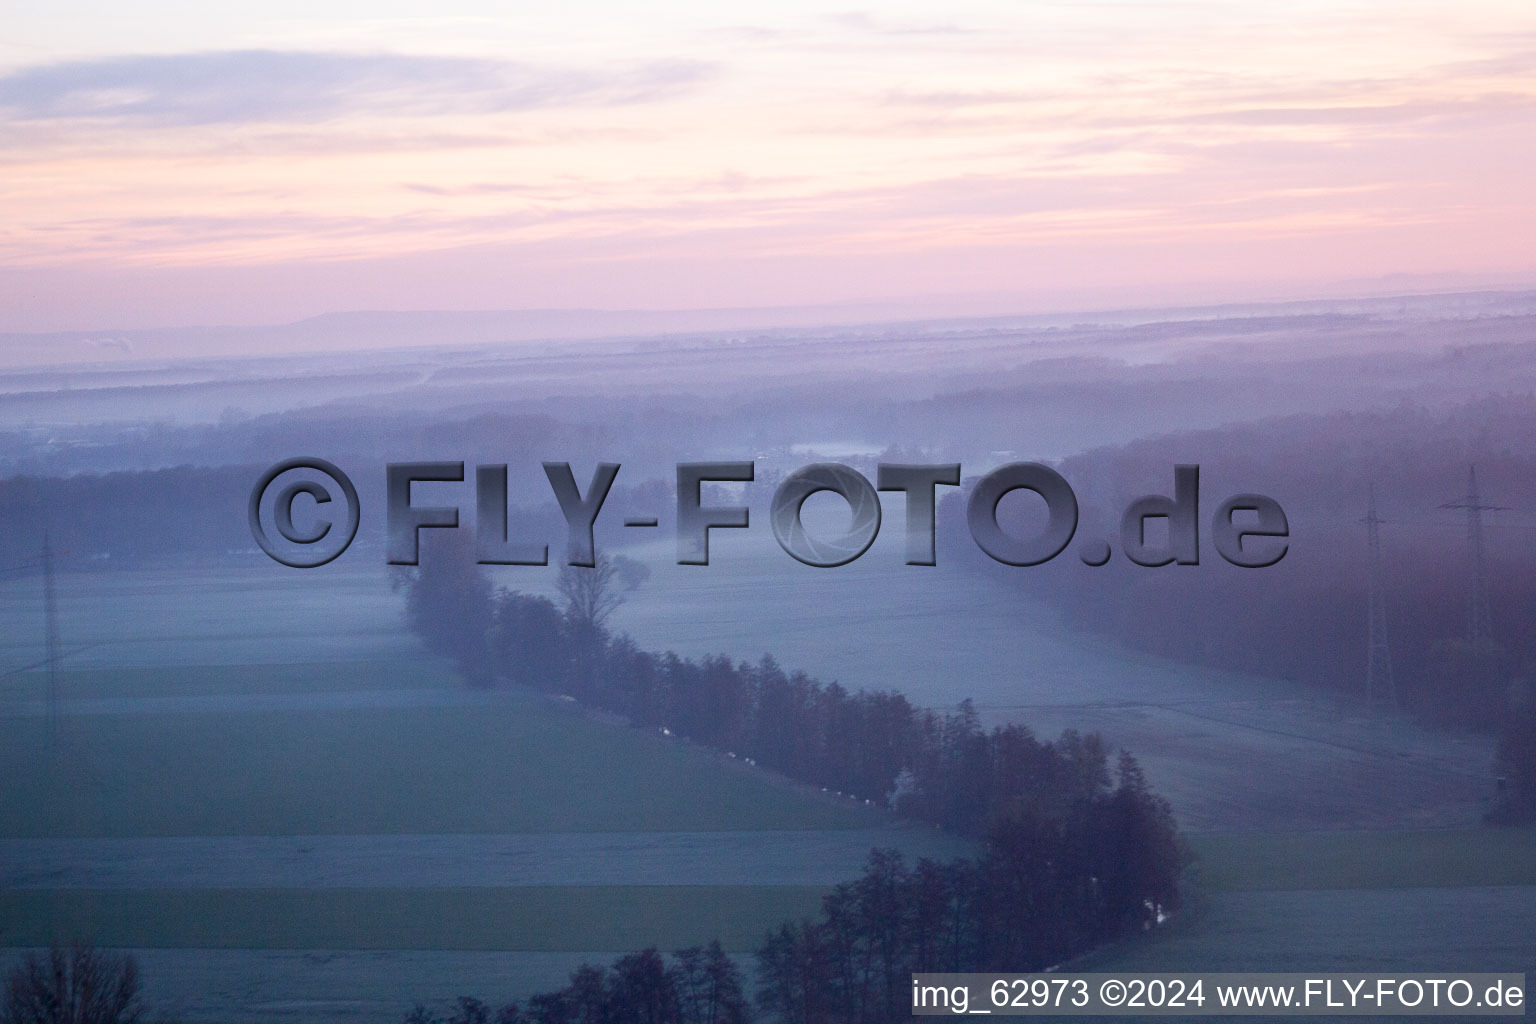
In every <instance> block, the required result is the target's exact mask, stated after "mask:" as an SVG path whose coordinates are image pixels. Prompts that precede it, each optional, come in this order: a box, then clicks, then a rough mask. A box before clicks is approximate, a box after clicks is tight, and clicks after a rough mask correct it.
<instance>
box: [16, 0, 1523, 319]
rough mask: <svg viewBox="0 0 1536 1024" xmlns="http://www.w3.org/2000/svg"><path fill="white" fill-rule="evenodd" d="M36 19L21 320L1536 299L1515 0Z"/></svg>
mask: <svg viewBox="0 0 1536 1024" xmlns="http://www.w3.org/2000/svg"><path fill="white" fill-rule="evenodd" d="M11 6H12V7H13V8H14V9H12V10H8V11H7V12H6V13H5V25H6V31H5V32H4V34H3V38H0V331H51V330H97V329H106V328H113V327H117V328H132V327H155V326H185V325H194V324H272V323H283V322H289V321H292V320H297V319H300V318H303V317H308V316H314V315H317V314H322V313H327V312H334V311H342V310H360V309H410V310H423V309H484V310H489V309H545V308H583V309H647V310H657V309H717V308H735V307H754V308H760V307H776V306H802V307H803V306H820V305H831V306H836V305H838V304H848V303H865V304H868V303H880V302H899V303H901V304H902V306H903V308H904V309H932V310H933V311H934V312H935V313H943V314H945V315H953V314H958V313H963V312H966V311H974V312H980V313H994V312H1013V311H1017V312H1029V311H1036V310H1059V309H1069V308H1112V307H1115V306H1126V305H1143V304H1159V303H1167V304H1173V303H1189V302H1200V301H1228V300H1232V299H1247V298H1300V297H1310V296H1315V295H1326V294H1342V293H1358V294H1371V293H1375V294H1390V293H1393V292H1394V291H1414V290H1425V289H1443V290H1452V289H1456V288H1463V287H1465V288H1474V287H1520V286H1531V285H1536V246H1532V245H1531V244H1530V239H1531V238H1532V237H1536V200H1533V199H1532V196H1531V192H1532V189H1531V184H1530V183H1531V180H1532V168H1533V167H1536V4H1533V3H1531V2H1530V0H1507V2H1506V0H1460V2H1457V3H1450V2H1436V3H1425V2H1419V0H1392V2H1374V0H1373V2H1350V0H1334V2H1327V3H1319V2H1312V0H1301V2H1290V3H1283V4H1281V3H1274V2H1273V0H1266V2H1262V3H1256V2H1248V0H1228V2H1221V3H1207V2H1199V0H1194V2H1161V0H1155V2H1118V3H1094V2H1091V0H1090V2H1084V0H1073V2H1062V3H1039V2H1002V3H971V2H965V0H959V2H946V3H944V4H937V3H927V4H914V3H903V2H887V3H882V4H880V5H878V6H871V7H868V8H857V7H845V6H837V5H818V4H808V3H802V2H798V0H789V2H775V3H773V4H720V3H673V4H665V3H662V4H655V3H653V4H610V3H580V2H572V3H565V4H539V5H534V4H506V3H504V2H503V3H475V2H459V0H444V2H438V3H434V4H432V5H427V4H423V3H411V4H406V3H399V2H389V0H385V2H374V3H369V4H327V3H315V2H302V3H301V2H295V0H276V2H265V3H262V4H260V5H254V4H253V5H226V4H209V3H207V2H206V0H204V2H198V3H190V2H181V0H176V2H170V0H143V2H140V3H136V4H131V5H129V4H121V3H115V2H114V3H108V2H72V0H58V2H52V3H48V4H28V5H21V4H15V3H14V2H13V3H12V5H11ZM258 6H259V10H257V8H258Z"/></svg>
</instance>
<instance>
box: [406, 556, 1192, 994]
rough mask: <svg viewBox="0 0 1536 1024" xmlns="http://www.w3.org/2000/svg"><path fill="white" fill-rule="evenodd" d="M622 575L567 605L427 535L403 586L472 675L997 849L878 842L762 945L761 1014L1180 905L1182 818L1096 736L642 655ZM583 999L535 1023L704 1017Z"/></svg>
mask: <svg viewBox="0 0 1536 1024" xmlns="http://www.w3.org/2000/svg"><path fill="white" fill-rule="evenodd" d="M624 571H625V569H624V566H623V565H622V563H615V562H613V561H608V560H606V559H599V564H598V565H597V566H596V567H594V568H592V569H578V568H567V569H566V570H564V571H563V574H562V577H561V592H562V596H563V598H564V602H563V607H561V606H557V605H556V604H555V603H554V602H552V601H550V600H548V599H547V598H543V597H538V596H531V595H527V594H522V593H517V592H514V591H510V590H505V589H502V590H497V589H496V588H494V587H493V585H492V583H491V581H490V580H489V578H488V577H487V576H486V575H485V573H484V571H483V569H482V568H481V567H480V566H478V565H476V564H475V563H474V556H473V553H472V550H471V548H470V545H469V543H468V542H467V540H466V539H465V538H464V537H463V536H462V535H461V531H454V532H450V531H429V532H425V533H424V534H423V538H422V553H421V565H420V567H419V568H418V569H415V570H412V571H410V573H409V575H408V576H406V577H405V580H404V583H405V586H407V587H408V593H407V602H406V607H407V614H408V617H409V620H410V623H411V625H412V627H413V629H415V630H416V631H417V632H418V633H419V634H420V635H421V636H422V637H423V638H424V640H425V642H426V643H427V644H428V646H430V647H431V648H433V649H434V650H436V651H439V652H441V653H443V654H445V655H448V656H451V657H453V658H455V659H457V661H458V663H459V665H460V667H461V669H462V671H463V672H464V674H465V676H466V677H467V678H469V679H470V680H472V681H474V682H475V683H476V684H477V685H482V686H494V685H503V684H514V685H522V686H529V687H533V688H535V689H539V690H543V691H545V692H549V693H553V694H560V695H570V696H574V697H575V698H577V700H578V701H580V702H581V703H583V704H584V705H586V706H588V707H591V708H594V709H598V710H602V711H605V712H609V713H613V714H617V715H622V716H624V717H625V718H627V719H628V720H629V721H630V722H631V723H632V724H633V725H635V726H639V727H649V728H654V729H657V730H665V731H667V732H668V733H670V734H672V735H674V736H678V737H681V738H684V739H688V740H691V741H693V742H696V743H699V744H702V745H705V746H708V747H712V748H714V749H717V750H720V751H726V752H730V753H734V754H737V755H739V756H741V757H744V758H748V759H751V760H752V761H755V762H756V763H757V764H758V765H759V766H761V767H764V768H768V769H772V770H774V771H777V772H780V773H782V774H783V775H785V776H787V777H788V778H790V779H793V780H795V781H798V782H801V783H806V784H809V785H811V786H818V787H823V788H826V789H830V790H837V791H839V792H841V793H844V794H848V795H851V796H853V797H855V798H862V799H865V800H869V801H871V802H873V803H877V804H880V805H883V806H889V807H890V808H892V809H893V810H895V811H896V812H897V813H899V814H902V815H906V816H909V817H912V818H915V819H918V820H921V821H925V822H929V823H932V824H935V825H939V826H942V827H943V828H945V829H948V830H950V831H952V832H954V833H956V834H959V835H963V836H969V837H973V838H976V839H979V840H982V841H983V846H982V852H981V853H980V855H979V856H978V857H976V858H974V859H961V860H957V861H954V862H952V863H948V864H936V863H932V862H922V863H919V864H917V865H915V866H913V867H912V868H910V869H909V868H908V867H907V866H905V865H904V864H902V862H901V860H900V858H899V857H898V856H897V855H895V854H894V853H890V852H877V853H875V855H874V856H873V857H872V859H871V861H870V864H869V866H868V868H867V869H866V871H865V873H864V875H863V876H862V877H861V878H859V879H857V880H855V881H851V882H849V883H846V884H844V885H842V886H839V887H838V888H837V889H836V890H835V891H834V892H832V893H831V894H830V895H829V896H828V897H827V899H826V901H825V903H824V907H823V913H822V917H821V918H820V919H819V920H815V921H803V922H792V923H786V924H785V925H784V926H783V927H782V928H780V929H778V930H777V931H775V932H774V933H773V934H772V935H770V936H767V937H766V938H765V942H764V945H763V947H762V948H761V949H760V950H759V952H758V958H759V962H760V967H761V970H760V977H761V979H762V987H761V990H760V991H759V992H758V993H757V1002H758V1005H759V1007H760V1008H761V1009H763V1010H764V1011H766V1012H768V1013H769V1014H771V1015H773V1016H774V1017H776V1018H778V1019H782V1020H786V1021H838V1022H842V1021H846V1022H850V1024H854V1022H859V1024H862V1022H874V1021H885V1020H889V1019H891V1017H892V1016H893V1015H904V1014H905V1012H906V1011H905V1009H904V1007H905V1002H904V1001H905V999H906V991H905V990H906V985H907V983H908V981H909V979H910V975H911V973H912V972H913V971H916V970H948V971H983V970H1004V969H1006V970H1015V971H1017V970H1036V969H1040V968H1043V967H1047V966H1050V965H1052V964H1056V963H1060V962H1062V961H1063V960H1066V959H1068V958H1070V957H1072V956H1074V955H1076V954H1079V953H1082V952H1084V951H1086V950H1088V949H1091V948H1094V947H1096V946H1098V945H1101V944H1103V943H1106V942H1109V941H1112V940H1114V939H1116V938H1118V937H1120V936H1122V935H1124V934H1126V933H1127V932H1130V931H1135V930H1139V929H1142V928H1146V927H1150V926H1152V925H1153V924H1155V923H1156V922H1157V921H1159V920H1160V919H1161V917H1162V915H1163V914H1164V913H1166V912H1167V911H1170V910H1172V909H1174V908H1176V907H1177V906H1178V903H1179V890H1178V883H1179V873H1180V870H1181V867H1182V862H1183V853H1182V846H1181V843H1180V841H1179V838H1178V835H1177V830H1176V827H1175V824H1174V821H1173V816H1172V813H1171V811H1170V809H1169V807H1168V805H1167V803H1166V802H1165V801H1164V800H1163V799H1161V798H1160V797H1158V796H1157V795H1156V794H1155V793H1153V792H1151V791H1150V790H1149V789H1148V787H1147V785H1146V783H1145V781H1144V779H1143V778H1142V774H1141V771H1140V769H1139V768H1138V766H1137V765H1136V762H1135V760H1134V759H1133V758H1132V757H1130V755H1128V754H1122V755H1121V756H1120V758H1119V761H1118V764H1117V765H1115V766H1114V767H1113V768H1112V767H1111V765H1110V761H1109V756H1108V751H1107V750H1106V749H1105V747H1104V745H1103V743H1102V742H1101V741H1100V740H1099V738H1098V737H1097V736H1095V735H1086V736H1085V735H1079V734H1077V733H1074V732H1067V733H1064V734H1062V736H1060V737H1059V738H1057V739H1056V740H1054V741H1042V740H1040V739H1038V738H1036V737H1035V736H1034V735H1033V734H1032V733H1031V732H1030V730H1029V729H1027V728H1025V727H1024V726H1022V725H1017V724H1010V725H1003V726H998V727H995V728H993V729H991V730H985V729H983V728H982V727H981V725H980V723H979V721H978V720H977V716H976V714H975V712H974V710H973V709H972V708H971V707H970V704H969V702H965V703H964V704H962V705H961V706H960V708H959V709H958V710H956V711H954V712H951V713H946V714H940V713H937V712H934V711H931V710H925V709H920V708H916V707H914V706H913V705H912V704H911V703H909V702H908V701H907V699H906V698H905V697H903V696H902V695H901V694H899V693H896V692H892V691H878V692H871V691H864V690H860V691H856V692H850V691H848V690H845V689H844V688H842V687H840V686H837V685H836V684H825V683H822V682H820V681H818V680H816V679H813V678H811V677H809V676H807V675H805V674H804V673H800V672H786V671H785V670H783V669H782V668H780V667H779V665H778V664H777V663H776V662H775V661H774V660H773V659H772V658H771V657H765V658H763V659H762V660H761V661H759V662H758V663H756V664H748V663H745V662H736V661H733V660H731V659H730V658H728V657H724V656H718V657H708V658H703V659H699V660H694V659H690V658H683V657H679V656H678V655H676V654H674V653H671V652H667V653H661V654H657V653H653V652H648V651H643V650H640V649H639V648H638V647H637V645H636V644H635V643H634V642H633V641H632V640H631V639H630V638H628V637H625V636H614V635H612V633H611V632H610V631H609V629H608V628H607V624H606V619H607V615H608V613H610V612H611V611H612V610H613V608H614V606H615V602H616V601H617V600H619V599H620V594H621V590H620V579H621V577H622V575H623V573H624ZM615 970H617V967H616V968H615ZM615 976H616V975H615ZM569 1002H570V1001H569V1000H567V1001H565V1002H562V1001H560V1000H553V1001H548V1002H541V1003H539V1004H538V1005H539V1006H540V1007H544V1009H543V1010H540V1011H539V1013H540V1015H538V1016H530V1017H528V1018H527V1019H529V1020H533V1021H537V1022H539V1024H557V1022H564V1021H587V1020H594V1021H597V1020H602V1021H609V1020H612V1021H629V1020H637V1021H638V1020H658V1021H662V1020H665V1021H674V1020H675V1021H688V1020H690V1019H691V1018H688V1017H686V1016H662V1017H650V1016H628V1015H619V1016H613V1017H589V1016H580V1015H575V1016H560V1015H559V1014H558V1013H557V1012H556V1011H557V1009H558V1008H559V1007H561V1006H567V1005H569ZM898 1004H899V1005H900V1006H901V1007H903V1009H902V1010H901V1011H900V1013H898V1012H897V1006H898ZM533 1006H534V1004H533V1003H529V1007H530V1010H529V1011H527V1012H530V1013H531V1012H533V1010H532V1007H533Z"/></svg>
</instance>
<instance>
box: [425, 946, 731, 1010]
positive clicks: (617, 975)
mask: <svg viewBox="0 0 1536 1024" xmlns="http://www.w3.org/2000/svg"><path fill="white" fill-rule="evenodd" d="M669 960H670V962H669ZM750 1019H751V1012H750V1008H749V1006H748V1003H747V998H746V996H745V994H744V993H743V991H742V984H741V971H740V969H739V968H738V967H737V966H736V962H735V961H734V960H732V959H731V958H730V956H729V955H728V954H727V953H726V952H725V950H724V949H722V948H721V947H720V943H718V942H712V943H710V944H709V945H708V946H695V947H692V948H690V949H680V950H678V951H677V952H675V953H673V954H672V955H671V957H670V958H668V957H664V956H662V955H661V954H660V953H658V952H657V951H656V950H654V949H644V950H641V951H640V952H638V953H631V954H629V955H628V956H623V957H620V958H619V959H618V960H616V961H615V962H614V963H613V966H611V967H606V968H605V967H599V966H593V965H592V964H582V965H581V966H580V967H578V968H577V969H576V970H575V971H574V972H573V973H572V974H571V981H570V984H568V985H567V986H566V987H565V988H562V989H558V990H556V991H554V992H542V993H539V994H538V995H535V996H531V997H530V998H529V999H528V1000H527V1004H526V1006H519V1005H518V1004H516V1003H509V1004H507V1005H505V1006H502V1007H500V1008H499V1009H495V1010H492V1008H491V1007H490V1006H488V1005H487V1004H485V1003H483V1002H481V1001H480V1000H478V999H475V998H473V997H470V996H460V997H459V999H458V1003H457V1005H456V1007H455V1008H454V1011H453V1013H451V1014H450V1015H449V1016H448V1017H447V1018H442V1017H438V1016H435V1015H433V1014H432V1013H430V1012H429V1011H428V1010H427V1009H426V1007H424V1006H417V1007H416V1008H415V1009H414V1010H412V1011H411V1012H410V1014H408V1015H407V1016H406V1018H405V1024H746V1022H747V1021H748V1020H750Z"/></svg>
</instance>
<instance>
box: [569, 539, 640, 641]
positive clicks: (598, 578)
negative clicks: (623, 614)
mask: <svg viewBox="0 0 1536 1024" xmlns="http://www.w3.org/2000/svg"><path fill="white" fill-rule="evenodd" d="M558 584H559V587H560V596H561V597H563V598H565V615H566V618H567V619H568V620H569V621H570V623H571V626H572V627H573V628H574V629H575V631H576V633H577V635H580V636H590V635H597V634H601V633H602V632H603V631H604V627H605V625H606V624H607V622H608V617H609V616H611V615H612V614H613V613H614V611H615V610H617V609H618V607H619V606H620V605H621V604H623V603H624V589H623V587H622V580H621V571H620V567H619V565H618V563H616V562H615V561H614V560H613V559H612V558H610V557H608V556H607V555H599V556H598V557H597V564H596V565H594V566H592V567H590V568H588V567H586V566H580V565H567V566H564V567H562V568H561V570H560V578H559V581H558Z"/></svg>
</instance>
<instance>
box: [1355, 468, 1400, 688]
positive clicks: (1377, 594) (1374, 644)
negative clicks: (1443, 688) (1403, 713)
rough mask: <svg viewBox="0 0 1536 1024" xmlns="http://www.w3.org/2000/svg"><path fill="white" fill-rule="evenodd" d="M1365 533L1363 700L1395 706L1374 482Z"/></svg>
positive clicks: (1380, 522) (1395, 686)
mask: <svg viewBox="0 0 1536 1024" xmlns="http://www.w3.org/2000/svg"><path fill="white" fill-rule="evenodd" d="M1360 521H1361V522H1362V523H1364V524H1365V535H1366V538H1367V541H1368V545H1369V553H1368V554H1367V556H1366V577H1367V583H1368V589H1369V595H1370V596H1369V602H1370V627H1369V632H1368V634H1367V638H1366V647H1367V660H1366V665H1365V703H1366V705H1367V706H1370V707H1375V706H1376V705H1377V704H1378V703H1379V704H1385V705H1386V706H1387V707H1389V708H1394V709H1395V708H1396V707H1397V685H1396V684H1395V683H1394V682H1393V681H1392V646H1391V644H1389V643H1388V642H1387V583H1386V580H1385V579H1384V578H1383V576H1382V569H1381V530H1380V527H1381V524H1382V523H1384V522H1386V520H1385V519H1382V518H1381V516H1379V515H1377V514H1376V485H1375V484H1371V485H1370V491H1369V497H1368V498H1367V500H1366V507H1365V518H1364V519H1362V520H1360Z"/></svg>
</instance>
